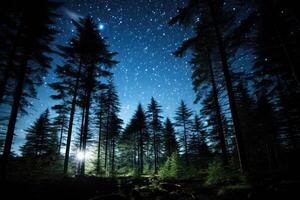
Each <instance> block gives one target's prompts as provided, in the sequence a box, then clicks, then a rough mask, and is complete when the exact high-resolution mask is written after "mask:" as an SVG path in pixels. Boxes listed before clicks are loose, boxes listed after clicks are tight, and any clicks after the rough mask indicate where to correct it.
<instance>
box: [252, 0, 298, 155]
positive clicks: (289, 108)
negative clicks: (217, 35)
mask: <svg viewBox="0 0 300 200" xmlns="http://www.w3.org/2000/svg"><path fill="white" fill-rule="evenodd" d="M254 2H255V5H254V6H255V8H256V9H257V10H258V11H257V15H258V16H257V21H256V26H255V28H256V29H255V30H256V31H257V34H256V35H255V37H254V41H255V45H253V47H254V50H255V64H254V72H255V76H256V77H257V79H256V89H257V90H261V92H263V91H268V92H269V91H270V93H269V94H270V95H271V96H272V97H273V99H272V100H275V101H277V103H276V104H277V105H276V107H278V109H279V110H280V111H279V112H278V113H276V114H277V115H278V117H279V118H281V120H280V122H281V127H280V129H284V131H282V132H281V133H280V134H281V135H282V141H281V143H282V144H284V143H289V146H290V147H291V148H292V149H294V150H292V151H297V150H296V149H297V148H298V149H299V146H300V145H299V144H300V143H299V138H300V132H299V130H300V129H299V128H300V127H299V123H300V118H299V114H300V107H299V104H298V103H296V102H298V101H299V100H300V95H299V94H300V93H299V86H300V85H299V70H298V71H297V68H296V67H295V66H296V65H297V63H298V60H299V59H297V58H298V56H299V55H298V54H299V52H298V49H299V47H298V46H297V45H295V44H297V42H298V41H299V37H297V35H299V34H297V32H298V30H296V29H297V28H296V27H295V26H294V25H293V24H294V23H292V21H293V20H295V19H293V16H291V13H289V12H288V10H285V11H286V12H283V8H282V6H283V5H284V4H285V3H284V2H283V1H278V2H275V1H254ZM258 80H259V81H258Z"/></svg>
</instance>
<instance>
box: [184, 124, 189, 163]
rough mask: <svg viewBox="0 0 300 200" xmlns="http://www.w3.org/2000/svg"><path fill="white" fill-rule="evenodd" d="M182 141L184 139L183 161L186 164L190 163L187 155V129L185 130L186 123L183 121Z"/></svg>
mask: <svg viewBox="0 0 300 200" xmlns="http://www.w3.org/2000/svg"><path fill="white" fill-rule="evenodd" d="M183 137H184V138H183V141H184V152H185V155H184V156H185V163H186V165H187V166H189V165H190V160H189V155H188V143H187V130H186V124H185V122H184V123H183Z"/></svg>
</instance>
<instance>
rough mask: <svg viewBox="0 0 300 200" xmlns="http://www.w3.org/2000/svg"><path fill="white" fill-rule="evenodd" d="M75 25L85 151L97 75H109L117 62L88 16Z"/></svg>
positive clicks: (83, 167) (82, 170)
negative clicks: (79, 52)
mask: <svg viewBox="0 0 300 200" xmlns="http://www.w3.org/2000/svg"><path fill="white" fill-rule="evenodd" d="M77 27H78V31H79V36H80V39H81V42H82V43H83V49H82V50H83V55H82V59H83V61H84V62H83V64H84V65H85V68H84V70H85V71H84V73H83V74H84V76H83V77H82V78H83V87H84V90H85V97H84V100H83V101H84V107H85V109H86V111H85V120H84V130H83V137H82V144H83V145H82V147H83V148H82V150H83V152H85V151H86V143H87V138H88V129H89V115H90V106H91V103H92V99H93V96H92V94H93V93H94V92H95V89H96V88H97V86H99V85H100V80H99V77H105V76H110V75H111V74H110V72H109V71H107V70H108V69H109V68H110V67H112V66H113V65H114V64H116V63H117V62H116V61H114V60H112V57H113V56H114V55H115V54H116V53H112V52H109V51H108V45H107V44H106V43H105V41H104V39H103V38H102V37H101V35H100V34H99V32H98V30H97V28H96V26H95V24H94V23H93V21H92V19H91V18H90V17H87V18H85V19H83V20H82V21H81V22H80V24H78V25H77ZM84 171H85V159H83V161H82V164H81V174H82V175H83V174H84Z"/></svg>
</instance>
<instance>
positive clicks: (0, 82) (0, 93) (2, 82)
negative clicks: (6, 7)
mask: <svg viewBox="0 0 300 200" xmlns="http://www.w3.org/2000/svg"><path fill="white" fill-rule="evenodd" d="M21 27H22V26H21V25H19V28H18V31H17V33H16V36H15V40H14V43H13V45H12V48H11V51H10V54H9V58H8V62H7V65H6V67H5V70H4V72H3V74H2V76H3V79H0V104H2V102H3V98H4V94H5V89H6V86H7V83H8V80H9V78H10V76H11V74H10V73H11V71H12V70H13V69H14V68H15V66H14V63H13V62H14V60H15V58H16V51H17V46H18V43H19V38H20V34H21Z"/></svg>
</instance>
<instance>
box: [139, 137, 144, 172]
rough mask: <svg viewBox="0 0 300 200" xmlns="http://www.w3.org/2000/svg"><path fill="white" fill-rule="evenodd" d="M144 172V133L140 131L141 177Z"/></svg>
mask: <svg viewBox="0 0 300 200" xmlns="http://www.w3.org/2000/svg"><path fill="white" fill-rule="evenodd" d="M143 171H144V145H143V133H142V131H140V175H142V174H143Z"/></svg>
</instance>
